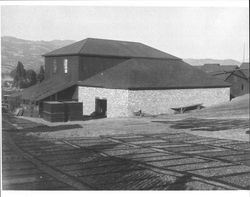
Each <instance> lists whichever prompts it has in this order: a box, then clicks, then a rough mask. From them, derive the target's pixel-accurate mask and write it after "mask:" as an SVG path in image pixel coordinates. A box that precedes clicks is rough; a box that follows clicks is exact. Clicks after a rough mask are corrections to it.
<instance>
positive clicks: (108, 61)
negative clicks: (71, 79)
mask: <svg viewBox="0 0 250 197" xmlns="http://www.w3.org/2000/svg"><path fill="white" fill-rule="evenodd" d="M126 60H128V58H119V57H97V56H81V57H80V61H79V81H82V80H84V79H87V78H89V77H91V76H93V75H95V74H97V73H99V72H102V71H104V70H106V69H108V68H111V67H113V66H115V65H117V64H119V63H121V62H123V61H126Z"/></svg>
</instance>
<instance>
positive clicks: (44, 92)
mask: <svg viewBox="0 0 250 197" xmlns="http://www.w3.org/2000/svg"><path fill="white" fill-rule="evenodd" d="M75 84H76V82H74V81H67V80H65V79H64V78H59V77H54V78H51V79H48V80H45V81H42V82H41V83H38V84H36V85H34V86H31V87H29V88H27V89H24V90H23V91H22V94H21V97H22V99H24V100H31V101H39V100H42V99H45V98H47V97H49V96H51V95H53V94H55V93H57V92H60V91H62V90H64V89H66V88H69V87H71V86H73V85H75Z"/></svg>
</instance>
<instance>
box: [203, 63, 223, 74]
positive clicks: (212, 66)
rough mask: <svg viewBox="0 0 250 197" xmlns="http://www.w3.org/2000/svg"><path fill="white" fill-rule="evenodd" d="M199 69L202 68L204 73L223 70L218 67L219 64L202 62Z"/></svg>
mask: <svg viewBox="0 0 250 197" xmlns="http://www.w3.org/2000/svg"><path fill="white" fill-rule="evenodd" d="M201 70H203V71H204V72H206V73H211V72H223V70H222V68H221V67H220V64H204V65H203V66H202V67H201Z"/></svg>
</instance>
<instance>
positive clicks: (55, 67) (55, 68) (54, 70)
mask: <svg viewBox="0 0 250 197" xmlns="http://www.w3.org/2000/svg"><path fill="white" fill-rule="evenodd" d="M56 71H57V65H56V59H54V60H53V73H56Z"/></svg>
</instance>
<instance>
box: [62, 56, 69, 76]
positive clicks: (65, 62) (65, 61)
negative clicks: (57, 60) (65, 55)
mask: <svg viewBox="0 0 250 197" xmlns="http://www.w3.org/2000/svg"><path fill="white" fill-rule="evenodd" d="M63 67H64V73H65V74H67V73H68V59H64V62H63Z"/></svg>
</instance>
